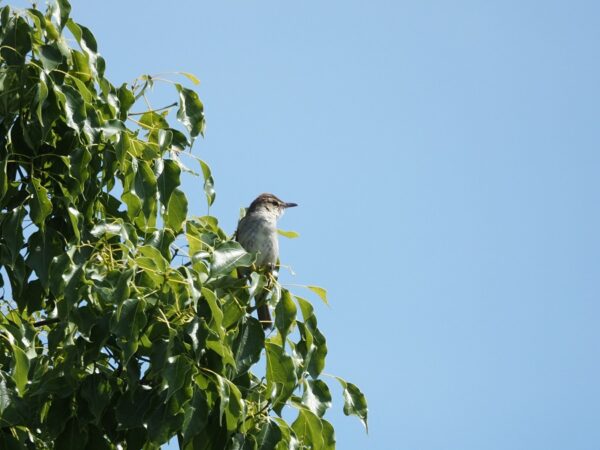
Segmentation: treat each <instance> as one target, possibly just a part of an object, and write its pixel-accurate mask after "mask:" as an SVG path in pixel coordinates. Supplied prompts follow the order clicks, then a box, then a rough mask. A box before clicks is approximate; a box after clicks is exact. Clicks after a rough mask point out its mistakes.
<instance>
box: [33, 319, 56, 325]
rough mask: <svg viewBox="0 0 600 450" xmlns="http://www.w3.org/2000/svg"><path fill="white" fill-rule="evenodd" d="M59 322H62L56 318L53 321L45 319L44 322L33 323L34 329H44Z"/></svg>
mask: <svg viewBox="0 0 600 450" xmlns="http://www.w3.org/2000/svg"><path fill="white" fill-rule="evenodd" d="M58 322H60V319H59V318H57V317H55V318H52V319H44V320H40V321H38V322H33V326H34V327H43V326H44V325H52V324H55V323H58Z"/></svg>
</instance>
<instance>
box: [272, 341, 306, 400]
mask: <svg viewBox="0 0 600 450" xmlns="http://www.w3.org/2000/svg"><path fill="white" fill-rule="evenodd" d="M265 349H266V352H267V369H266V377H267V395H268V397H269V398H270V399H271V400H272V403H273V407H274V408H276V410H277V409H279V410H280V409H281V407H283V405H284V403H285V402H286V401H287V400H288V399H289V398H290V396H291V395H292V394H293V393H294V389H295V388H296V384H297V382H298V379H297V378H296V370H295V368H294V363H293V361H292V358H291V357H290V356H288V355H287V354H286V353H285V351H284V350H283V348H282V347H280V346H279V345H276V344H273V343H271V342H266V343H265Z"/></svg>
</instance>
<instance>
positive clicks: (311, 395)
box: [302, 380, 331, 417]
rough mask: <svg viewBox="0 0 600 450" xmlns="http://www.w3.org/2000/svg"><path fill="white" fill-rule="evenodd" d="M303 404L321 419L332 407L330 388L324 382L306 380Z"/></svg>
mask: <svg viewBox="0 0 600 450" xmlns="http://www.w3.org/2000/svg"><path fill="white" fill-rule="evenodd" d="M302 404H303V405H304V406H306V407H307V408H308V409H309V410H310V411H312V412H313V413H315V414H316V415H317V416H319V417H323V415H324V414H325V411H327V410H328V409H329V408H330V407H331V393H330V392H329V387H328V386H327V384H325V382H324V381H322V380H304V394H303V395H302Z"/></svg>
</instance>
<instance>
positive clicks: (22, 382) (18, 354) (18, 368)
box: [11, 344, 29, 396]
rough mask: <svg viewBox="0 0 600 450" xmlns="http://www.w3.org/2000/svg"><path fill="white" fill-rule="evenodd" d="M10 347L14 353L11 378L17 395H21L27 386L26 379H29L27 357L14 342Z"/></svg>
mask: <svg viewBox="0 0 600 450" xmlns="http://www.w3.org/2000/svg"><path fill="white" fill-rule="evenodd" d="M11 347H12V351H13V355H14V360H13V361H14V367H13V375H12V378H13V380H14V382H15V384H16V386H17V390H18V391H19V395H21V396H23V394H24V393H25V387H26V386H27V381H28V379H29V376H28V374H29V359H28V358H27V355H26V354H25V352H24V351H23V350H22V349H21V348H20V347H18V346H16V345H14V344H13V345H12V346H11Z"/></svg>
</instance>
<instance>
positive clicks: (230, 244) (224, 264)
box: [210, 241, 254, 278]
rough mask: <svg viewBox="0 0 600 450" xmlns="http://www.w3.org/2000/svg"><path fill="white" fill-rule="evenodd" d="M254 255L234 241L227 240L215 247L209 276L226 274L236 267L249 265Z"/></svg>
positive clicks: (214, 276)
mask: <svg viewBox="0 0 600 450" xmlns="http://www.w3.org/2000/svg"><path fill="white" fill-rule="evenodd" d="M253 261H254V256H253V255H252V254H250V253H248V252H247V251H246V250H244V248H243V247H242V246H241V245H240V244H239V243H237V242H235V241H227V242H223V243H222V244H220V245H219V246H218V247H217V248H215V250H214V252H213V254H212V265H211V272H210V273H211V276H212V277H213V278H216V277H218V276H220V275H226V274H228V273H230V272H231V271H232V270H233V269H235V268H237V267H249V266H250V265H251V264H252V262H253Z"/></svg>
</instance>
